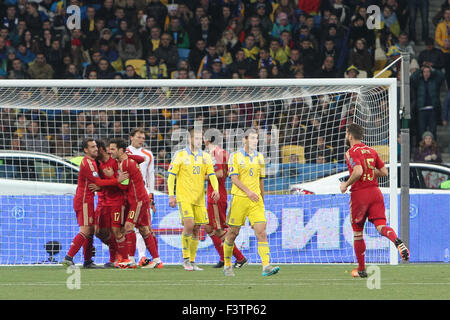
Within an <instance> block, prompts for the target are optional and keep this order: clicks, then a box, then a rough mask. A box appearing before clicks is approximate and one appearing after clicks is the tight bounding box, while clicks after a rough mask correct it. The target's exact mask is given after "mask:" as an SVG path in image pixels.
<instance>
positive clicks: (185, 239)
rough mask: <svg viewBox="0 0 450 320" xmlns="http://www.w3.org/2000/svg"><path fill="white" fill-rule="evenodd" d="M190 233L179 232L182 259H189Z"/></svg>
mask: <svg viewBox="0 0 450 320" xmlns="http://www.w3.org/2000/svg"><path fill="white" fill-rule="evenodd" d="M191 239H192V234H185V233H182V234H181V244H182V251H183V259H189V257H190V246H191Z"/></svg>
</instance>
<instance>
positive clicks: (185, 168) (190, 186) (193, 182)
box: [168, 148, 215, 206]
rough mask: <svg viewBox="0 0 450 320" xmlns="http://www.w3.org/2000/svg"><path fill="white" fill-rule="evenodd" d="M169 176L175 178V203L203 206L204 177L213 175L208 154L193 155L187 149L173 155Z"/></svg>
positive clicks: (200, 152) (201, 152) (211, 163)
mask: <svg viewBox="0 0 450 320" xmlns="http://www.w3.org/2000/svg"><path fill="white" fill-rule="evenodd" d="M168 172H169V174H172V175H174V176H175V177H176V179H177V180H176V197H177V202H183V203H190V204H193V205H196V206H205V175H208V176H210V175H215V173H214V167H213V162H212V159H211V156H210V155H209V153H206V152H203V151H201V150H200V151H199V152H198V153H197V154H194V153H193V152H192V151H191V150H190V149H189V148H186V149H183V150H180V151H178V152H177V153H175V155H174V157H173V159H172V162H171V163H170V166H169V170H168Z"/></svg>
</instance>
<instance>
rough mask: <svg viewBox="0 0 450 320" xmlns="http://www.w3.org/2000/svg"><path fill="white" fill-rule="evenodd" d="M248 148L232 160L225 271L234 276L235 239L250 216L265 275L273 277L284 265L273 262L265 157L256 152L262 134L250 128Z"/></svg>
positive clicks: (224, 249)
mask: <svg viewBox="0 0 450 320" xmlns="http://www.w3.org/2000/svg"><path fill="white" fill-rule="evenodd" d="M243 140H244V147H243V148H242V149H241V150H240V151H238V152H235V153H233V154H231V156H230V159H229V162H228V169H229V171H228V175H229V177H230V178H231V182H232V183H233V186H232V187H231V194H232V196H233V197H232V199H231V201H230V206H229V209H228V210H229V211H228V216H227V221H226V222H227V224H228V226H229V230H228V232H227V234H226V236H225V241H224V244H223V251H224V258H225V259H224V260H225V266H224V274H225V276H234V272H233V268H232V266H231V255H232V253H233V248H234V241H235V239H236V237H237V236H238V235H239V231H240V228H241V226H243V225H244V224H245V220H246V218H247V217H248V219H249V221H250V223H251V225H252V228H253V230H254V231H255V236H256V238H257V239H258V253H259V256H260V257H261V261H262V275H263V276H270V275H273V274H275V273H277V272H278V271H279V270H280V268H279V267H273V266H271V265H270V249H269V243H268V240H267V232H266V224H267V220H266V216H265V209H264V178H265V176H266V173H265V164H264V157H263V155H262V154H261V153H259V152H257V151H256V148H257V146H258V133H257V132H256V130H254V129H249V130H247V131H246V133H245V135H244V139H243Z"/></svg>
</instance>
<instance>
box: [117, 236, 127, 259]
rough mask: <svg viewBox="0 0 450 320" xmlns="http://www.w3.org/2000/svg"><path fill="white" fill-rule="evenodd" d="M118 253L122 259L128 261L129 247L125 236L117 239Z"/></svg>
mask: <svg viewBox="0 0 450 320" xmlns="http://www.w3.org/2000/svg"><path fill="white" fill-rule="evenodd" d="M116 243H117V253H118V254H119V255H120V256H121V258H122V259H128V245H127V241H126V239H125V237H124V236H122V237H121V238H117V239H116Z"/></svg>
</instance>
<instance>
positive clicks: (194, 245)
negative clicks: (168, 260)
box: [189, 237, 199, 262]
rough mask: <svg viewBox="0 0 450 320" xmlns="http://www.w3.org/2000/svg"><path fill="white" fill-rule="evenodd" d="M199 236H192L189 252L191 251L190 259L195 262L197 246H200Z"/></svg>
mask: <svg viewBox="0 0 450 320" xmlns="http://www.w3.org/2000/svg"><path fill="white" fill-rule="evenodd" d="M198 242H199V240H198V238H193V237H191V243H190V244H189V252H190V259H189V260H190V261H191V262H194V261H195V257H196V256H197V247H198Z"/></svg>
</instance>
